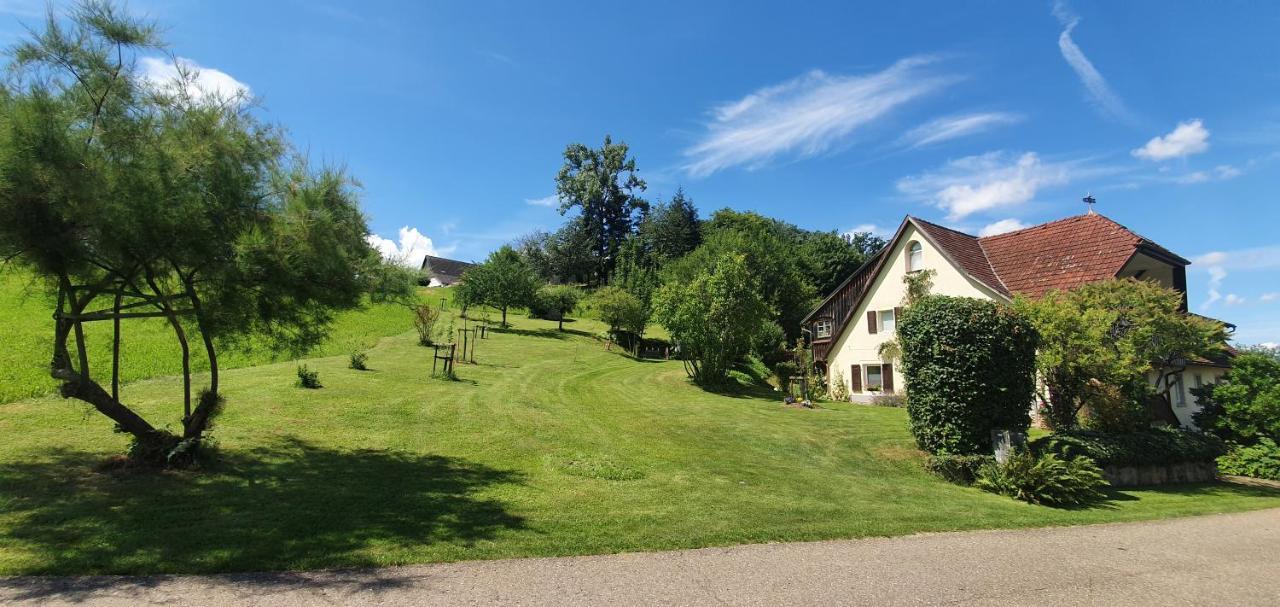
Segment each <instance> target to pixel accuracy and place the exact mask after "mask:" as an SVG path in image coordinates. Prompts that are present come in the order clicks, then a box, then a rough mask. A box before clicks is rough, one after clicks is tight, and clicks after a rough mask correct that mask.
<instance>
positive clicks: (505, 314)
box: [502, 306, 507, 328]
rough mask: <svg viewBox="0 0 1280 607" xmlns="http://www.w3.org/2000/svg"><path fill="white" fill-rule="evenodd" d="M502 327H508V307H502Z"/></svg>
mask: <svg viewBox="0 0 1280 607" xmlns="http://www.w3.org/2000/svg"><path fill="white" fill-rule="evenodd" d="M502 326H503V328H506V326H507V307H506V306H502Z"/></svg>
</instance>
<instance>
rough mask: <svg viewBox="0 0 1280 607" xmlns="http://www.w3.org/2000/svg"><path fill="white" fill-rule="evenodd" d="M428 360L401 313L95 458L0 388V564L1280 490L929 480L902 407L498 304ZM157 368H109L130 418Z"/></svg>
mask: <svg viewBox="0 0 1280 607" xmlns="http://www.w3.org/2000/svg"><path fill="white" fill-rule="evenodd" d="M515 323H516V328H515V330H514V331H512V332H507V333H493V334H492V336H491V338H490V339H487V340H484V341H482V342H480V345H479V347H478V348H477V349H476V359H477V362H478V363H479V364H477V365H459V367H458V372H459V376H460V379H459V380H458V381H446V380H441V379H431V378H429V377H428V372H429V369H430V360H429V358H428V352H429V350H427V349H424V348H421V347H419V346H417V345H415V343H414V342H415V340H414V336H413V335H412V334H401V335H398V336H395V337H391V338H386V339H384V340H382V341H381V342H380V343H379V344H378V345H377V346H376V348H374V350H373V351H372V353H371V355H370V360H369V364H370V367H371V369H372V370H370V371H367V372H359V371H352V370H349V369H347V368H346V365H347V360H346V357H345V356H341V357H340V356H335V357H330V358H320V359H314V360H311V361H309V364H310V365H311V366H312V367H313V368H318V369H319V370H320V380H321V382H322V383H323V384H324V388H323V389H320V390H315V391H308V390H303V389H301V388H297V387H294V380H295V377H294V366H293V364H292V363H280V364H272V365H266V366H260V367H252V368H242V369H238V370H234V371H231V372H228V373H227V374H226V378H225V380H224V384H225V387H226V394H227V397H228V408H227V411H226V413H225V414H224V415H223V416H222V417H221V418H219V420H218V425H217V428H216V432H215V435H216V437H217V440H218V442H219V445H220V449H221V459H220V462H221V463H220V464H218V466H217V467H216V469H214V470H211V471H206V472H201V473H192V472H181V473H164V474H147V473H132V474H131V473H124V472H96V471H94V467H95V464H97V463H100V462H102V461H103V460H104V459H106V458H108V457H110V456H112V455H115V454H119V453H121V452H122V450H123V449H124V447H125V442H126V441H125V438H124V437H123V436H121V435H118V434H114V433H112V432H111V429H110V427H109V424H108V423H107V421H106V420H105V419H104V418H102V417H101V416H99V415H97V414H96V413H93V412H90V411H88V410H87V409H86V407H85V406H83V405H80V404H78V403H76V402H72V401H63V400H60V399H57V398H55V397H41V398H34V399H29V400H24V401H19V402H13V403H9V404H5V405H0V575H4V574H27V573H142V572H195V571H233V570H265V569H303V568H316V567H348V566H377V565H395V564H406V563H421V562H431V561H450V560H459V559H481V558H496V557H517V556H545V555H568V554H588V553H606V552H616V551H631V550H660V549H670V548H688V547H695V546H710V545H726V544H736V543H743V542H764V541H789V540H815V539H823V538H841V537H859V536H883V535H898V534H907V533H915V532H921V531H943V530H952V529H974V528H988V527H1031V526H1041V525H1065V524H1077V523H1093V522H1105V521H1126V520H1138V519H1150V518H1159V517H1167V516H1180V515H1189V514H1202V513H1210V512H1224V511H1238V510H1249V509H1256V508H1266V507H1276V506H1280V492H1276V491H1273V490H1266V489H1259V488H1246V487H1240V486H1233V485H1198V486H1183V487H1174V488H1163V489H1152V490H1139V491H1128V490H1126V491H1116V492H1113V493H1111V495H1110V499H1109V500H1108V501H1107V503H1106V504H1105V505H1103V506H1100V507H1097V508H1093V509H1088V510H1074V511H1073V510H1055V509H1052V508H1045V507H1038V506H1031V505H1027V504H1024V503H1020V502H1016V501H1013V500H1010V499H1008V498H1004V497H999V496H995V495H991V494H986V493H983V492H980V491H977V490H974V489H968V488H962V487H957V486H953V485H949V484H946V483H944V482H942V481H939V480H937V479H935V478H933V477H931V476H929V475H928V474H927V473H925V472H924V471H923V470H922V469H921V466H920V458H921V456H920V454H919V452H917V451H916V450H915V449H914V448H913V445H912V442H911V439H910V437H909V435H908V433H907V431H906V429H905V428H906V419H905V414H904V412H903V411H902V410H899V409H885V408H874V407H865V406H856V405H849V404H832V405H826V406H825V407H824V408H822V409H819V410H805V409H794V408H787V407H783V406H781V405H780V404H779V402H778V399H776V398H773V397H772V395H770V394H768V393H767V392H766V393H762V394H760V393H757V394H751V393H743V394H733V395H717V394H711V393H707V392H704V391H701V390H699V389H697V388H695V387H693V386H691V385H690V384H689V383H688V382H687V381H686V379H685V375H684V371H683V370H682V368H681V365H680V363H678V362H637V361H634V360H631V359H628V358H625V357H623V356H621V355H619V354H618V353H616V352H608V351H605V349H604V347H603V346H602V345H601V344H600V343H599V342H597V341H595V340H594V339H591V338H590V337H587V336H586V335H587V334H589V333H593V332H598V331H599V330H600V327H599V326H598V324H597V323H595V322H594V321H579V322H576V323H570V324H569V325H567V326H568V327H571V328H572V329H573V330H574V331H576V332H578V333H567V334H561V333H557V332H556V331H555V330H554V324H553V323H550V322H544V321H535V320H528V319H524V318H516V319H515ZM178 394H179V382H178V381H177V379H176V378H172V377H166V378H159V379H152V380H148V381H143V382H138V383H134V384H130V385H128V386H126V389H125V390H124V391H123V396H124V397H125V398H126V399H127V400H128V401H129V402H131V403H139V408H140V409H141V410H142V411H143V412H144V413H145V414H146V415H147V416H149V417H150V418H152V419H165V420H175V419H176V418H177V416H178V407H180V404H179V401H178Z"/></svg>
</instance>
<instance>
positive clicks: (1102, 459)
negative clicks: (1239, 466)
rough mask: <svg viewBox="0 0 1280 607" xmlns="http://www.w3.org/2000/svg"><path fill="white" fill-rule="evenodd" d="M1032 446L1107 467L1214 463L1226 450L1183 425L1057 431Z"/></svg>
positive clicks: (1044, 451) (1217, 440) (1037, 450)
mask: <svg viewBox="0 0 1280 607" xmlns="http://www.w3.org/2000/svg"><path fill="white" fill-rule="evenodd" d="M1029 447H1030V449H1031V451H1032V452H1033V453H1037V454H1042V455H1043V454H1054V455H1058V456H1060V457H1075V456H1084V457H1088V458H1090V459H1092V460H1093V461H1094V462H1095V463H1097V464H1098V465H1099V466H1103V467H1107V466H1162V465H1168V464H1181V463H1203V462H1212V461H1213V460H1214V459H1215V458H1217V457H1218V456H1219V455H1222V454H1223V452H1224V451H1225V447H1224V445H1223V443H1222V441H1221V440H1220V439H1218V438H1217V437H1215V436H1213V435H1211V434H1205V433H1203V432H1193V431H1190V430H1182V429H1179V428H1148V429H1146V430H1141V431H1138V432H1126V433H1123V434H1107V433H1103V432H1097V431H1092V430H1075V431H1069V432H1055V433H1054V434H1051V435H1049V436H1046V437H1042V438H1038V439H1036V440H1034V441H1031V444H1030V445H1029Z"/></svg>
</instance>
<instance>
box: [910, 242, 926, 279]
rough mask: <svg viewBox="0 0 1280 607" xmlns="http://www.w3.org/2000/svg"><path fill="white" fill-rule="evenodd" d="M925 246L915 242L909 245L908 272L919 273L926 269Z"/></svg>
mask: <svg viewBox="0 0 1280 607" xmlns="http://www.w3.org/2000/svg"><path fill="white" fill-rule="evenodd" d="M923 266H924V245H922V244H920V241H918V240H913V241H911V242H909V243H907V272H908V273H910V272H919V271H920V270H923V269H924V267H923Z"/></svg>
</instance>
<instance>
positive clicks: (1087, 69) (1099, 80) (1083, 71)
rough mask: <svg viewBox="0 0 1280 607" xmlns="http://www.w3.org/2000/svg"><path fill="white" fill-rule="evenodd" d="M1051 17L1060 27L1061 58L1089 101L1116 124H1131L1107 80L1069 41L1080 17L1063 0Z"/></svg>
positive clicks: (1122, 105)
mask: <svg viewBox="0 0 1280 607" xmlns="http://www.w3.org/2000/svg"><path fill="white" fill-rule="evenodd" d="M1053 16H1054V17H1057V19H1058V22H1059V23H1061V24H1062V27H1063V30H1062V33H1061V34H1060V35H1059V36H1058V50H1059V51H1061V52H1062V58H1063V59H1065V60H1066V61H1067V65H1070V66H1071V69H1072V70H1074V71H1075V73H1076V76H1078V77H1079V78H1080V83H1081V84H1083V85H1084V88H1085V90H1086V91H1088V93H1089V98H1090V99H1091V100H1092V101H1093V102H1094V103H1095V104H1096V105H1097V106H1098V108H1099V109H1101V110H1102V111H1103V113H1105V114H1107V115H1108V116H1110V117H1112V118H1114V119H1116V120H1122V121H1131V120H1132V114H1131V113H1130V112H1129V109H1128V108H1127V107H1125V105H1124V102H1123V101H1121V100H1120V97H1118V96H1117V95H1116V94H1115V92H1114V91H1112V90H1111V86H1110V85H1109V84H1107V79H1106V78H1103V77H1102V73H1101V72H1099V71H1098V68H1096V67H1094V66H1093V62H1092V61H1089V58H1088V57H1086V56H1085V54H1084V51H1082V50H1080V47H1079V45H1077V44H1076V42H1075V40H1073V39H1072V38H1071V32H1072V31H1073V30H1075V28H1076V26H1077V25H1079V24H1080V17H1079V16H1077V15H1076V14H1075V12H1074V11H1072V10H1071V7H1070V6H1068V5H1067V3H1066V2H1064V1H1062V0H1058V2H1055V3H1054V5H1053Z"/></svg>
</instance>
